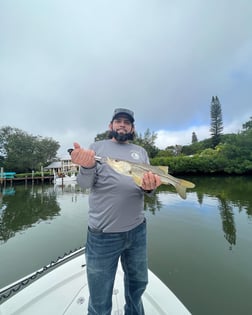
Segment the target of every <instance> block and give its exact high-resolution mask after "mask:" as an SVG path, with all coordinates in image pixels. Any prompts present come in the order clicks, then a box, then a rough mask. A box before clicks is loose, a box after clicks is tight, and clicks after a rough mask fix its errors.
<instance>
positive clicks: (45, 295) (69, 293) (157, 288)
mask: <svg viewBox="0 0 252 315" xmlns="http://www.w3.org/2000/svg"><path fill="white" fill-rule="evenodd" d="M84 264H85V257H84V255H83V254H82V255H80V256H77V257H76V258H73V259H71V260H69V261H68V262H65V263H64V264H62V265H59V266H58V267H56V268H55V269H53V270H52V271H50V272H49V273H47V274H45V275H44V276H42V277H41V278H39V279H38V280H36V281H34V282H33V283H31V284H30V285H29V286H27V287H25V288H24V289H23V290H21V291H19V292H18V293H17V294H15V295H13V296H12V297H11V298H9V299H7V300H6V301H4V303H3V304H1V305H0V315H45V314H48V315H63V314H64V315H84V314H87V305H88V296H89V292H88V286H87V279H86V268H85V266H83V265H84ZM143 303H144V308H145V314H146V315H189V314H190V312H189V311H188V310H187V309H186V308H185V306H184V305H183V304H182V303H181V302H180V301H179V300H178V298H177V297H176V296H175V295H174V294H173V293H172V292H171V291H170V290H169V289H168V288H167V287H166V286H165V285H164V284H163V283H162V282H161V281H160V280H159V279H158V278H157V277H156V276H155V275H154V274H153V273H152V272H151V271H149V285H148V288H147V290H146V292H145V293H144V296H143ZM123 307H124V289H123V272H122V269H121V267H120V266H119V267H118V272H117V276H116V281H115V285H114V291H113V309H112V313H111V315H123V314H124V311H123Z"/></svg>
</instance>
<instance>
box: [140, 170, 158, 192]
mask: <svg viewBox="0 0 252 315" xmlns="http://www.w3.org/2000/svg"><path fill="white" fill-rule="evenodd" d="M161 184H162V182H161V179H160V177H159V176H158V175H156V174H153V173H152V172H148V173H145V174H144V177H143V181H142V186H141V187H142V189H143V190H154V189H156V188H157V187H158V186H160V185H161Z"/></svg>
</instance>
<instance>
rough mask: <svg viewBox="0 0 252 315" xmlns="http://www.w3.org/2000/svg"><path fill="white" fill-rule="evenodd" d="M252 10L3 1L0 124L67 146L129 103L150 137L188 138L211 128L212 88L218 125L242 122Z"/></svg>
mask: <svg viewBox="0 0 252 315" xmlns="http://www.w3.org/2000/svg"><path fill="white" fill-rule="evenodd" d="M216 8H217V9H216ZM251 12H252V3H251V2H249V1H241V2H239V3H238V2H236V1H232V0H223V1H221V2H220V1H217V0H213V1H208V2H207V3H206V2H202V1H200V0H192V1H179V2H178V1H177V2H173V1H159V0H158V1H157V0H155V1H154V0H146V1H143V0H139V1H133V0H129V1H126V2H123V1H117V0H109V1H106V2H104V1H98V0H93V1H91V2H87V1H80V0H73V1H71V2H69V1H66V0H61V1H59V0H54V1H49V0H43V1H36V2H34V1H32V0H23V1H17V0H10V1H6V0H5V1H1V2H0V42H1V51H0V68H1V72H0V127H1V126H5V125H10V126H13V127H17V128H20V129H23V130H25V131H27V132H30V133H32V134H35V135H37V134H39V135H41V136H51V137H53V138H54V137H55V140H57V141H59V142H60V144H61V145H62V150H63V151H65V149H63V148H65V147H67V146H69V144H70V143H72V142H73V141H76V140H77V141H80V142H81V143H83V146H84V145H85V146H87V145H88V143H90V142H92V141H93V139H94V137H95V135H96V134H97V133H100V132H103V131H105V130H106V129H107V126H108V123H109V121H110V119H111V116H112V113H113V110H114V108H116V107H128V108H130V109H132V110H134V112H135V114H136V127H137V131H139V132H144V131H145V130H146V129H147V128H149V129H150V130H151V131H154V132H157V133H158V140H157V144H158V143H159V144H160V145H163V144H164V143H168V145H170V144H172V143H173V144H175V143H176V144H186V143H190V142H191V134H192V132H193V131H195V132H196V134H197V136H198V138H199V139H203V138H204V137H205V136H206V137H207V135H209V132H208V130H209V127H208V126H209V121H210V103H211V98H212V96H215V95H217V96H218V98H219V100H220V102H221V106H222V112H223V120H224V126H225V125H226V126H232V125H234V127H233V128H234V129H235V130H236V128H237V125H240V127H239V128H238V129H240V128H241V126H242V123H244V122H246V121H248V120H249V117H250V116H251V104H250V100H251V82H252V66H251V60H252V58H251V57H252V38H251V28H252V19H251ZM230 128H231V127H230ZM227 130H228V129H227ZM230 130H231V129H230ZM235 130H233V131H235Z"/></svg>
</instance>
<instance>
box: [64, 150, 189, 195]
mask: <svg viewBox="0 0 252 315" xmlns="http://www.w3.org/2000/svg"><path fill="white" fill-rule="evenodd" d="M72 151H73V149H68V153H69V154H70V155H71V153H72ZM94 158H95V160H96V161H97V162H98V163H107V164H108V165H109V166H110V167H111V168H112V169H113V170H114V171H116V172H117V173H119V174H122V175H126V176H131V177H132V179H133V181H134V182H135V184H136V185H138V186H139V187H141V185H142V180H143V176H144V174H145V173H147V172H152V173H153V174H156V175H158V176H159V177H160V179H161V182H162V184H164V185H172V186H173V187H175V189H176V191H177V193H178V194H179V196H180V197H181V198H182V199H186V189H187V188H194V187H195V184H194V183H192V182H189V181H187V180H185V179H181V178H177V177H174V176H172V175H170V174H169V173H168V170H169V168H168V166H162V165H160V166H154V165H150V164H144V163H133V162H130V161H125V160H118V159H112V158H110V157H100V156H95V157H94Z"/></svg>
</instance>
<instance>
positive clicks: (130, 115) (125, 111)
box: [112, 108, 135, 123]
mask: <svg viewBox="0 0 252 315" xmlns="http://www.w3.org/2000/svg"><path fill="white" fill-rule="evenodd" d="M121 114H123V115H126V116H128V118H129V120H130V121H131V122H132V123H133V122H134V121H135V119H134V112H133V111H132V110H129V109H126V108H116V109H115V110H114V114H113V117H112V121H113V120H114V119H116V118H117V117H118V116H119V115H121Z"/></svg>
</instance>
